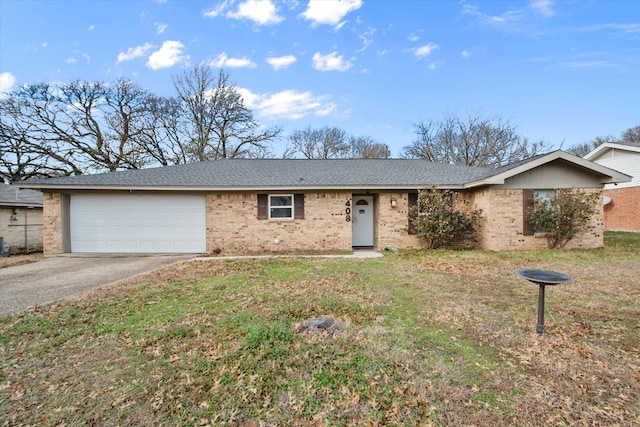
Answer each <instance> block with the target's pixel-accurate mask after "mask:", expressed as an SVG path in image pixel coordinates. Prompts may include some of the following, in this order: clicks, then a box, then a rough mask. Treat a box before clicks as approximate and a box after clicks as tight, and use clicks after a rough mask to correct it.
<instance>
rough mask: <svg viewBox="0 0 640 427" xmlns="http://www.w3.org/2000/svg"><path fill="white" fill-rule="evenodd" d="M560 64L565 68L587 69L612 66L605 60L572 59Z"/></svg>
mask: <svg viewBox="0 0 640 427" xmlns="http://www.w3.org/2000/svg"><path fill="white" fill-rule="evenodd" d="M562 65H563V66H565V67H567V68H588V69H595V68H607V67H613V64H611V63H609V62H606V61H584V62H580V61H572V62H564V63H562Z"/></svg>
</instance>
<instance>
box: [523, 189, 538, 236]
mask: <svg viewBox="0 0 640 427" xmlns="http://www.w3.org/2000/svg"><path fill="white" fill-rule="evenodd" d="M534 200H535V199H534V191H533V190H529V189H525V190H522V234H523V235H525V236H533V235H534V233H535V230H534V229H533V225H531V223H530V222H529V220H528V219H527V215H528V214H529V212H531V211H532V210H533V201H534Z"/></svg>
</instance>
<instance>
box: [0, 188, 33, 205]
mask: <svg viewBox="0 0 640 427" xmlns="http://www.w3.org/2000/svg"><path fill="white" fill-rule="evenodd" d="M0 206H10V207H34V208H36V207H39V208H41V207H42V193H41V192H40V191H35V190H21V189H20V187H18V186H16V185H6V184H0Z"/></svg>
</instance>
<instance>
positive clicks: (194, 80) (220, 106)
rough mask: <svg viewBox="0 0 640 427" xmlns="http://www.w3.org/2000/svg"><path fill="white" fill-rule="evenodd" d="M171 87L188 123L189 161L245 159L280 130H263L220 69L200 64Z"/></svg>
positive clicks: (276, 135) (264, 147)
mask: <svg viewBox="0 0 640 427" xmlns="http://www.w3.org/2000/svg"><path fill="white" fill-rule="evenodd" d="M173 84H174V86H175V89H176V92H177V93H178V98H179V99H180V100H181V102H182V104H183V108H184V111H185V115H186V117H187V118H188V120H189V122H190V124H189V127H188V130H187V135H188V137H187V138H188V149H189V154H190V156H191V158H192V160H211V159H220V158H235V157H246V156H248V155H250V153H251V152H252V151H254V152H255V151H256V150H257V151H258V152H259V151H264V150H265V149H266V148H267V147H268V146H269V144H270V143H271V142H272V141H273V140H274V139H275V138H277V137H278V136H279V135H280V132H281V129H279V128H273V129H263V128H261V127H260V125H259V124H258V123H257V122H256V121H255V120H254V118H253V113H252V112H251V110H250V109H248V108H247V107H246V106H245V104H244V100H243V99H242V96H241V95H240V93H239V92H238V90H237V89H236V87H235V86H233V85H231V84H230V83H229V75H228V74H226V73H225V72H224V71H223V70H220V72H219V73H218V75H217V77H216V76H215V74H214V72H213V70H212V69H211V67H209V66H208V65H206V64H200V65H197V66H196V67H194V68H193V69H191V70H188V71H185V72H184V73H183V74H182V75H178V76H174V78H173Z"/></svg>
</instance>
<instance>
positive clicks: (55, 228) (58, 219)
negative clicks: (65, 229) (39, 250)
mask: <svg viewBox="0 0 640 427" xmlns="http://www.w3.org/2000/svg"><path fill="white" fill-rule="evenodd" d="M42 196H43V200H42V203H43V209H42V224H43V226H44V232H43V235H42V243H43V252H44V253H45V254H59V253H62V252H63V249H62V248H63V245H62V194H60V193H44V194H43V195H42Z"/></svg>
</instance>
